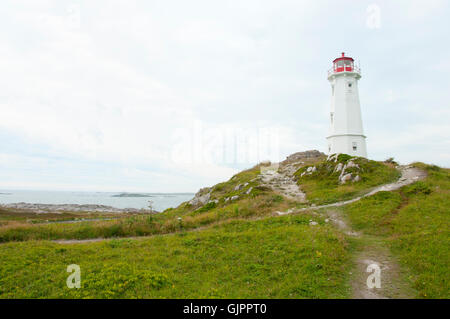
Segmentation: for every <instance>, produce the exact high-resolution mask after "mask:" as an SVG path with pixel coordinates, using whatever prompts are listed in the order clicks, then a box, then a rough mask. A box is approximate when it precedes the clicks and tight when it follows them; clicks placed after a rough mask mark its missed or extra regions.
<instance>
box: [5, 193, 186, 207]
mask: <svg viewBox="0 0 450 319" xmlns="http://www.w3.org/2000/svg"><path fill="white" fill-rule="evenodd" d="M119 194H121V193H120V192H117V193H110V192H68V191H28V190H0V204H11V203H20V202H24V203H33V204H80V205H81V204H97V205H107V206H112V207H117V208H148V205H149V201H153V209H156V210H157V211H163V210H164V209H166V208H169V207H177V206H178V205H179V204H181V203H182V202H185V201H187V200H190V199H191V198H192V197H194V194H191V193H138V194H145V196H146V197H114V195H119Z"/></svg>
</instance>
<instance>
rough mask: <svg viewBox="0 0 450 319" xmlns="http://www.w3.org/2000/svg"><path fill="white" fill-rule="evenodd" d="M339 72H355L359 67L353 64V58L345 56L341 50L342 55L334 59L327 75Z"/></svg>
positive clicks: (357, 71) (358, 71)
mask: <svg viewBox="0 0 450 319" xmlns="http://www.w3.org/2000/svg"><path fill="white" fill-rule="evenodd" d="M340 72H355V73H358V74H359V73H360V69H359V67H357V66H356V65H355V60H353V58H351V57H347V56H345V53H344V52H342V56H341V57H339V58H336V59H334V61H333V68H332V69H331V70H329V71H328V75H331V74H336V73H340Z"/></svg>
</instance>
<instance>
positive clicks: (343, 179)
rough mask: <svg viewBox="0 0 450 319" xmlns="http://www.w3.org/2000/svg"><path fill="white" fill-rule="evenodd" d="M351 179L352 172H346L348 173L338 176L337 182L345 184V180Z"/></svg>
mask: <svg viewBox="0 0 450 319" xmlns="http://www.w3.org/2000/svg"><path fill="white" fill-rule="evenodd" d="M351 179H352V174H350V173H348V174H345V175H342V176H341V177H340V178H339V182H340V183H341V184H345V183H346V182H347V181H349V180H351Z"/></svg>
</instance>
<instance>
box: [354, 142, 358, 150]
mask: <svg viewBox="0 0 450 319" xmlns="http://www.w3.org/2000/svg"><path fill="white" fill-rule="evenodd" d="M357 149H358V147H357V146H356V142H353V150H354V151H356V150H357Z"/></svg>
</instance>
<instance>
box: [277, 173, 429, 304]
mask: <svg viewBox="0 0 450 319" xmlns="http://www.w3.org/2000/svg"><path fill="white" fill-rule="evenodd" d="M399 169H400V171H401V177H400V178H399V179H398V180H397V181H396V182H394V183H390V184H386V185H381V186H378V187H375V188H374V189H373V190H371V191H370V192H368V193H367V194H365V195H362V196H358V197H356V198H353V199H350V200H347V201H340V202H336V203H332V204H328V205H320V206H312V207H306V208H301V209H295V210H293V209H290V210H288V211H286V212H277V214H278V215H286V214H293V213H299V212H302V211H306V210H318V209H321V210H322V212H323V213H324V214H325V215H326V217H327V218H328V219H329V220H330V221H331V222H332V223H333V224H334V225H335V226H336V227H337V228H338V229H340V230H341V231H342V232H344V233H345V234H346V235H348V236H351V237H352V238H354V241H355V244H356V246H357V251H356V254H355V257H354V265H355V266H354V269H353V271H352V272H351V273H350V275H351V286H352V290H353V294H352V298H355V299H385V298H412V297H414V296H415V292H414V290H413V289H412V288H411V287H410V286H409V285H408V283H407V282H406V281H405V280H404V275H403V274H402V273H401V269H400V267H399V265H398V263H397V261H396V258H395V257H394V256H393V255H392V254H391V253H390V251H389V249H388V248H387V247H386V244H385V242H383V241H382V240H381V239H380V238H377V237H373V236H367V235H364V234H362V233H359V232H356V231H355V230H353V229H352V228H351V227H350V226H349V224H348V223H347V221H346V220H345V218H344V217H343V216H342V214H341V213H340V211H339V210H338V209H333V208H335V207H340V206H344V205H347V204H350V203H353V202H356V201H359V200H361V199H362V198H364V197H368V196H372V195H374V194H376V193H378V192H381V191H393V190H396V189H399V188H401V187H403V186H405V185H408V184H411V183H414V182H416V181H418V180H421V179H423V178H425V177H426V173H425V172H424V171H422V170H420V169H418V168H415V167H412V166H402V167H400V168H399ZM301 198H302V200H304V199H305V198H304V196H302V197H301ZM369 266H370V267H372V269H370V268H369V269H368V267H369ZM377 267H378V268H379V270H380V281H381V285H380V288H377V287H372V288H369V287H368V284H367V279H368V277H369V275H372V274H374V270H373V269H374V268H377ZM367 270H369V272H368V271H367Z"/></svg>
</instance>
